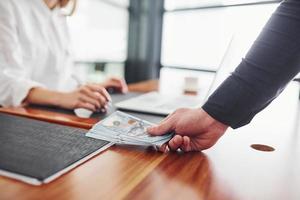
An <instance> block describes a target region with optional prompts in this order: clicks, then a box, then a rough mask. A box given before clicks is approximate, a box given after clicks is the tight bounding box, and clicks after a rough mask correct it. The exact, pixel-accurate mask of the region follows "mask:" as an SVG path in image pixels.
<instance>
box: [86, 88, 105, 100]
mask: <svg viewBox="0 0 300 200" xmlns="http://www.w3.org/2000/svg"><path fill="white" fill-rule="evenodd" d="M87 87H89V88H90V89H91V90H93V91H94V92H98V93H100V94H101V95H102V96H104V98H105V99H106V100H107V101H111V97H110V95H109V94H108V92H107V91H106V89H105V88H103V87H102V86H100V85H97V84H89V85H87Z"/></svg>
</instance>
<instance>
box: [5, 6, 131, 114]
mask: <svg viewBox="0 0 300 200" xmlns="http://www.w3.org/2000/svg"><path fill="white" fill-rule="evenodd" d="M68 3H69V0H1V1H0V105H2V106H19V105H23V104H40V105H51V106H58V107H62V108H67V109H75V108H85V109H89V110H91V111H96V110H99V109H105V108H106V107H107V103H108V101H109V100H110V96H109V94H108V93H107V91H106V89H105V88H107V87H114V88H116V89H117V90H119V91H120V92H126V91H127V86H126V83H125V82H124V81H122V80H120V79H110V80H108V81H107V82H105V83H103V84H84V82H82V81H81V80H80V79H79V78H78V77H77V76H76V74H75V73H74V71H73V68H74V67H73V62H72V58H71V55H70V49H69V47H70V43H69V34H68V30H67V25H66V17H65V16H64V15H63V14H62V13H61V8H63V7H65V6H66V5H67V4H68Z"/></svg>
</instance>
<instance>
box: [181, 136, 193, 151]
mask: <svg viewBox="0 0 300 200" xmlns="http://www.w3.org/2000/svg"><path fill="white" fill-rule="evenodd" d="M180 149H181V150H182V151H184V152H189V151H191V150H192V148H191V140H190V138H189V137H188V136H183V142H182V145H181V146H180Z"/></svg>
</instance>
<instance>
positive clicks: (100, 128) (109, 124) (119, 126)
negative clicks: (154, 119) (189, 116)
mask: <svg viewBox="0 0 300 200" xmlns="http://www.w3.org/2000/svg"><path fill="white" fill-rule="evenodd" d="M152 125H153V124H152V123H150V122H147V121H144V120H141V119H138V118H136V117H133V116H131V115H128V114H126V113H123V112H120V111H116V112H114V113H113V114H111V115H110V116H108V117H107V118H105V119H104V120H102V121H100V122H98V123H97V124H95V125H94V126H93V128H92V129H91V130H89V132H88V133H87V134H86V136H88V137H92V138H96V139H101V140H106V141H110V142H113V143H116V144H128V145H141V146H155V147H160V146H161V145H163V144H164V143H166V142H168V141H169V140H170V139H171V138H172V136H173V134H172V133H168V134H166V135H162V136H151V135H149V134H148V133H147V128H148V127H149V126H152Z"/></svg>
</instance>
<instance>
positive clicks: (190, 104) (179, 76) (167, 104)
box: [115, 37, 234, 115]
mask: <svg viewBox="0 0 300 200" xmlns="http://www.w3.org/2000/svg"><path fill="white" fill-rule="evenodd" d="M232 43H233V37H232V38H231V40H230V42H229V43H228V46H227V49H226V52H225V54H224V56H223V58H222V61H221V63H220V65H219V67H218V69H217V72H216V73H212V72H204V71H199V70H198V71H197V70H190V69H179V68H175V69H174V68H171V67H163V68H162V69H161V71H160V84H159V85H160V88H159V92H149V93H146V94H142V95H140V96H137V97H133V98H130V99H127V100H124V101H121V102H118V103H116V104H115V107H116V108H117V109H120V110H125V111H134V112H142V113H149V114H157V115H169V114H170V113H172V112H174V111H175V110H176V109H178V108H200V107H201V106H202V105H203V104H204V102H205V101H206V100H207V98H208V97H209V95H210V94H211V93H212V92H213V91H214V90H215V89H216V88H217V87H218V85H219V84H221V82H222V81H223V80H224V79H225V78H226V77H227V76H226V75H229V72H228V71H226V69H227V66H229V65H231V64H232V61H231V59H230V58H231V57H232V56H234V55H233V54H234V51H233V50H234V48H233V47H232V46H233V45H232ZM224 75H225V76H224ZM187 78H190V79H195V78H196V79H197V80H199V84H198V85H199V87H198V89H197V91H195V93H196V95H186V94H184V87H185V84H186V83H185V82H186V79H187ZM172 88H179V90H172ZM180 88H181V89H180Z"/></svg>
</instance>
